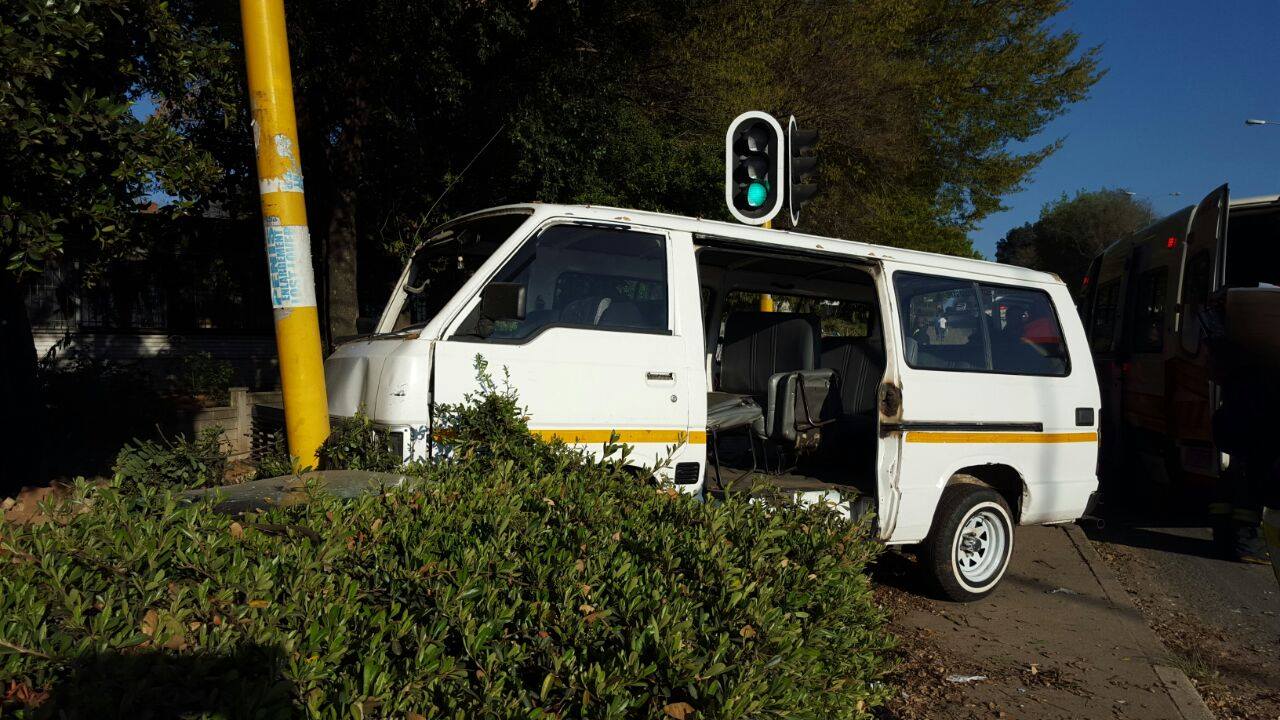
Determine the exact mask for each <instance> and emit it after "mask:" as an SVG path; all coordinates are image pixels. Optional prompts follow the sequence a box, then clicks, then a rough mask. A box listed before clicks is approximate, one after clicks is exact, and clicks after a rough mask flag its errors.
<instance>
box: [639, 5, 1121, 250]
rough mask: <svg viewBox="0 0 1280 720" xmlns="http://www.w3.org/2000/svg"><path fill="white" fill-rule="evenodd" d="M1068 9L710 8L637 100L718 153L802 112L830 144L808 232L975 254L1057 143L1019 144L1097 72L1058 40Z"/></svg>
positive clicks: (668, 50) (1089, 54)
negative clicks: (971, 236)
mask: <svg viewBox="0 0 1280 720" xmlns="http://www.w3.org/2000/svg"><path fill="white" fill-rule="evenodd" d="M817 7H820V8H821V9H820V11H819V10H817ZM1063 7H1064V3H1062V2H1059V1H1058V0H1020V1H1017V2H1008V1H1006V2H992V3H976V4H975V3H967V2H932V1H928V0H907V1H905V2H904V1H902V0H867V1H865V2H858V3H838V4H836V3H830V4H822V5H820V6H815V5H813V4H810V3H765V4H758V5H753V6H752V12H749V13H748V12H743V11H742V7H741V4H740V3H737V2H733V1H732V0H721V1H720V2H711V3H705V4H702V5H700V6H699V9H697V10H696V11H695V12H694V13H693V19H692V21H690V22H687V23H685V24H684V26H683V28H682V29H680V30H678V31H677V32H676V34H675V35H674V36H673V38H674V39H673V40H672V41H670V42H668V43H664V44H663V45H662V46H660V47H661V50H660V51H659V57H660V58H661V60H662V61H661V62H657V63H655V64H654V65H655V66H656V67H657V68H658V70H657V72H655V73H653V74H652V75H644V74H640V75H638V77H640V78H641V90H642V91H641V92H639V93H637V94H636V97H637V98H638V99H639V101H640V102H641V103H642V105H643V106H644V107H645V108H646V109H649V110H651V111H653V112H654V113H657V114H660V115H661V116H662V117H663V118H664V120H665V122H664V125H666V126H667V127H669V128H671V129H672V130H673V131H674V130H677V129H678V130H679V131H680V133H681V134H696V135H698V136H700V137H703V138H705V147H710V146H712V145H716V144H718V143H719V142H720V138H722V137H723V132H724V127H725V126H726V124H727V123H728V121H729V119H730V118H732V117H733V116H734V115H736V114H737V113H738V112H740V111H741V110H743V109H746V108H747V107H756V108H760V109H766V110H771V111H774V112H791V113H794V114H796V115H797V116H798V117H799V118H800V119H801V120H802V122H803V123H804V124H805V125H807V126H811V127H816V128H817V129H818V130H819V131H820V132H821V135H822V138H821V141H820V147H819V154H820V156H821V158H822V161H821V165H820V168H821V175H822V177H821V181H820V182H821V186H822V190H821V194H820V195H819V196H818V197H817V199H815V201H814V202H813V203H812V204H811V205H810V207H809V208H808V209H806V218H805V219H804V220H803V223H804V227H805V229H810V230H813V231H818V232H824V233H829V234H834V235H839V236H843V237H850V238H854V239H859V240H867V241H871V242H876V243H884V244H890V245H898V246H905V247H914V248H921V249H927V250H934V251H940V252H951V253H956V254H972V253H973V249H972V246H971V245H970V244H969V241H968V240H967V239H966V235H967V233H968V231H969V230H970V229H972V228H973V227H974V224H975V223H976V222H977V221H978V220H980V219H981V218H982V217H984V216H986V215H987V214H989V213H991V212H993V211H995V210H997V209H1000V202H999V198H1000V197H1001V196H1002V195H1004V194H1006V193H1008V192H1010V191H1012V190H1014V189H1017V188H1018V187H1019V186H1020V184H1021V183H1022V182H1023V180H1024V179H1025V178H1026V176H1027V174H1028V173H1029V172H1030V171H1031V170H1032V169H1033V168H1034V167H1035V166H1036V165H1038V164H1039V163H1040V162H1041V161H1042V160H1043V159H1044V158H1045V157H1047V156H1048V155H1049V154H1051V153H1052V152H1054V151H1055V150H1056V149H1057V148H1058V147H1059V145H1060V143H1058V142H1050V143H1049V144H1047V145H1046V146H1044V147H1041V148H1038V149H1034V150H1031V151H1029V152H1024V153H1017V152H1013V151H1011V150H1010V149H1009V147H1008V146H1009V143H1010V142H1011V141H1027V140H1029V139H1031V138H1032V137H1033V136H1035V135H1036V134H1037V133H1038V132H1039V131H1040V130H1041V129H1042V128H1043V127H1044V126H1045V124H1046V123H1047V122H1048V121H1049V120H1050V119H1052V118H1053V117H1055V116H1056V115H1057V114H1059V113H1060V112H1061V111H1062V110H1063V109H1064V108H1065V107H1066V105H1067V104H1069V103H1071V102H1075V101H1078V100H1080V99H1082V98H1083V97H1084V96H1085V94H1086V93H1087V91H1088V89H1089V88H1090V87H1091V86H1092V84H1093V83H1094V82H1095V81H1096V80H1097V79H1098V77H1099V75H1100V73H1099V70H1098V66H1097V49H1096V48H1095V49H1084V50H1082V49H1081V48H1079V38H1078V37H1077V36H1076V35H1075V34H1074V33H1072V32H1061V33H1056V34H1055V33H1054V32H1053V31H1051V30H1050V29H1049V27H1048V23H1049V21H1050V20H1051V19H1052V18H1053V17H1054V16H1055V15H1056V14H1057V13H1058V12H1060V11H1061V10H1062V8H1063ZM703 151H704V152H705V151H706V150H703Z"/></svg>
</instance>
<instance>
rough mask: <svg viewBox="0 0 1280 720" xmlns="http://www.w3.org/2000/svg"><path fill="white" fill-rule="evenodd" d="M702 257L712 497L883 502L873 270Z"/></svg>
mask: <svg viewBox="0 0 1280 720" xmlns="http://www.w3.org/2000/svg"><path fill="white" fill-rule="evenodd" d="M697 257H698V274H699V282H700V284H701V290H702V306H703V307H702V310H703V315H704V321H705V322H704V327H705V329H706V338H705V347H706V369H707V375H708V387H709V388H711V390H710V392H709V393H708V397H707V431H708V433H707V448H708V449H707V454H708V458H707V468H708V469H707V478H708V479H707V486H706V488H707V492H708V493H710V494H712V495H722V494H723V493H725V492H729V491H745V492H749V493H752V494H755V495H760V494H776V493H796V492H805V491H835V492H838V493H840V495H841V496H842V497H844V498H846V499H848V498H850V497H853V496H855V495H856V496H860V497H861V498H862V501H861V502H863V503H867V504H869V503H871V502H873V501H874V498H875V465H876V438H877V429H878V428H877V419H878V415H877V411H876V394H877V391H878V388H879V386H880V383H881V380H882V378H883V375H884V369H885V350H884V341H883V328H882V320H881V319H882V317H883V316H882V313H881V311H880V307H879V302H878V298H877V294H876V290H875V285H874V281H873V279H872V276H871V274H870V273H869V272H868V270H867V269H866V266H863V265H860V264H858V263H857V261H856V259H853V258H850V259H848V260H845V259H828V258H825V257H817V256H804V255H799V254H794V255H793V254H786V253H783V252H779V251H772V250H768V249H762V248H759V247H749V246H741V245H739V246H735V245H733V244H731V243H717V242H715V241H713V240H706V239H704V240H703V244H701V245H700V246H699V249H698V256H697ZM762 296H768V299H767V300H765V303H769V302H771V303H772V306H773V307H772V310H771V311H769V310H766V309H762ZM862 509H866V508H865V507H864V508H862ZM854 512H857V513H858V514H861V512H860V510H859V509H858V508H856V507H855V508H854Z"/></svg>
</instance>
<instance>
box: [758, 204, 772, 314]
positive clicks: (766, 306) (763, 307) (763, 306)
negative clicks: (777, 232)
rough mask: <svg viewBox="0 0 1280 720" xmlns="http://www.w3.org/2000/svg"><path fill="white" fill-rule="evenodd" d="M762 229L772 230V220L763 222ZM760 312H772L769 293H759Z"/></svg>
mask: <svg viewBox="0 0 1280 720" xmlns="http://www.w3.org/2000/svg"><path fill="white" fill-rule="evenodd" d="M764 229H765V230H772V229H773V221H772V220H765V221H764ZM760 312H773V296H772V295H770V294H769V293H761V294H760Z"/></svg>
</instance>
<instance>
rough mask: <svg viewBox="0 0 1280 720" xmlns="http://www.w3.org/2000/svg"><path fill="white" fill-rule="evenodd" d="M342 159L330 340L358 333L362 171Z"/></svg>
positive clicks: (332, 247) (330, 236) (330, 246)
mask: <svg viewBox="0 0 1280 720" xmlns="http://www.w3.org/2000/svg"><path fill="white" fill-rule="evenodd" d="M335 151H336V154H337V155H338V156H339V157H340V158H341V157H342V156H345V155H348V154H350V153H349V152H348V151H347V149H346V148H344V147H342V146H339V147H338V148H335ZM354 169H355V168H352V167H350V164H349V163H348V162H343V161H342V160H340V167H338V168H335V170H336V172H334V173H333V178H332V180H333V183H332V194H331V201H330V213H329V227H328V232H327V246H326V252H325V259H326V261H327V262H326V265H327V271H328V275H327V278H328V282H327V283H325V285H326V292H327V296H328V297H327V298H326V299H327V301H328V317H329V333H328V335H329V342H330V343H333V342H334V341H335V340H336V339H337V338H340V337H342V336H344V335H354V334H355V333H356V317H357V316H359V314H360V303H359V299H358V297H357V295H356V243H357V239H358V237H357V232H356V194H357V193H356V186H357V184H358V182H359V180H358V178H359V174H358V172H350V170H354Z"/></svg>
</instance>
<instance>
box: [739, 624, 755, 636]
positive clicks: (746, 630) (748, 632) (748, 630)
mask: <svg viewBox="0 0 1280 720" xmlns="http://www.w3.org/2000/svg"><path fill="white" fill-rule="evenodd" d="M738 634H739V635H741V636H742V637H744V638H753V637H755V636H756V629H755V628H753V627H751V626H750V625H743V626H742V629H741V630H739V631H738Z"/></svg>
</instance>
